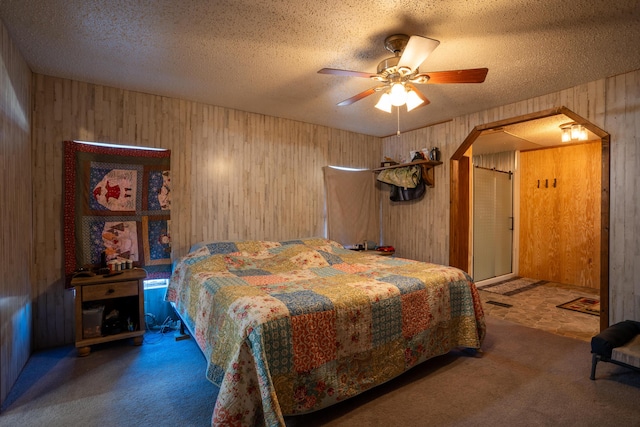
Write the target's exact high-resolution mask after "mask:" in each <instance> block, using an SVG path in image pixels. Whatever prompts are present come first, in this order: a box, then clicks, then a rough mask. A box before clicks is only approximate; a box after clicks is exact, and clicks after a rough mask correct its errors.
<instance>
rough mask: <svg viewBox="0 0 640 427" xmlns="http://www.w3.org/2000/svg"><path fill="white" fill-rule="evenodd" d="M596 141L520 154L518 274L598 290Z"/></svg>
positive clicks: (599, 146) (598, 164)
mask: <svg viewBox="0 0 640 427" xmlns="http://www.w3.org/2000/svg"><path fill="white" fill-rule="evenodd" d="M601 150H602V144H601V143H600V142H593V143H589V144H580V145H571V146H565V147H558V148H550V149H546V150H535V151H527V152H523V153H521V154H520V168H519V169H520V262H519V266H520V269H519V274H520V275H521V276H524V277H533V278H536V279H541V280H549V281H552V282H558V283H566V284H570V285H578V286H584V287H588V288H593V289H599V288H600V189H601V184H600V174H601V172H600V167H601V158H602V156H601Z"/></svg>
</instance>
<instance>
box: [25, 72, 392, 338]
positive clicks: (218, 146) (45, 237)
mask: <svg viewBox="0 0 640 427" xmlns="http://www.w3.org/2000/svg"><path fill="white" fill-rule="evenodd" d="M34 95H35V101H34V117H33V132H34V135H33V156H34V157H33V164H34V175H33V180H34V194H35V196H34V221H35V228H34V243H35V248H34V251H35V263H34V267H33V291H34V299H35V304H34V342H35V346H36V347H37V348H42V347H51V346H55V345H60V344H64V343H69V342H72V341H73V294H72V292H71V291H64V290H63V288H64V285H63V283H62V273H63V250H62V249H63V248H62V222H61V221H62V210H61V209H62V205H61V202H62V196H63V194H62V190H63V188H62V187H63V186H62V178H63V157H62V155H63V144H62V141H64V140H84V141H99V142H107V143H117V144H126V145H136V146H146V147H158V148H167V149H170V150H171V173H172V180H171V181H172V197H173V201H172V208H173V209H172V212H171V239H172V250H173V257H174V258H175V257H179V256H182V255H184V254H186V252H187V250H188V248H189V247H190V246H191V245H192V244H194V243H196V242H199V241H203V240H237V239H269V240H271V239H272V240H281V239H291V238H296V237H306V236H321V235H324V181H323V175H322V166H326V165H340V166H352V167H360V168H371V167H375V166H377V165H378V164H379V163H378V162H379V161H380V157H381V153H382V150H381V140H380V139H379V138H374V137H370V136H365V135H360V134H354V133H351V132H346V131H340V130H336V129H330V128H327V127H322V126H316V125H311V124H307V123H301V122H295V121H291V120H285V119H279V118H275V117H269V116H263V115H259V114H252V113H246V112H241V111H236V110H230V109H226V108H220V107H215V106H211V105H205V104H201V103H197V102H190V101H186V100H181V99H172V98H166V97H161V96H154V95H149V94H143V93H138V92H132V91H126V90H122V89H116V88H111V87H104V86H100V85H93V84H87V83H82V82H78V81H72V80H66V79H60V78H54V77H49V76H44V75H39V74H36V75H35V76H34Z"/></svg>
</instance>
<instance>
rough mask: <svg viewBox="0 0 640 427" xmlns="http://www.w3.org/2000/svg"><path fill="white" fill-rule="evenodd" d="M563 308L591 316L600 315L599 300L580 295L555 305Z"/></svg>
mask: <svg viewBox="0 0 640 427" xmlns="http://www.w3.org/2000/svg"><path fill="white" fill-rule="evenodd" d="M557 307H558V308H564V309H565V310H573V311H579V312H580V313H587V314H591V315H593V316H600V300H598V299H595V298H586V297H580V298H576V299H574V300H572V301H569V302H565V303H564V304H560V305H558V306H557Z"/></svg>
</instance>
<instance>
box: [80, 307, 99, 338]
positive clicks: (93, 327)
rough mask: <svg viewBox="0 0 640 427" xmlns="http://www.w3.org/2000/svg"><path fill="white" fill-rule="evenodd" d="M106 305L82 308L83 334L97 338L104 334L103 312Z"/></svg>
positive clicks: (85, 336) (86, 336)
mask: <svg viewBox="0 0 640 427" xmlns="http://www.w3.org/2000/svg"><path fill="white" fill-rule="evenodd" d="M103 312H104V305H99V306H95V307H90V308H85V309H83V310H82V336H83V337H84V338H96V337H100V336H102V313H103Z"/></svg>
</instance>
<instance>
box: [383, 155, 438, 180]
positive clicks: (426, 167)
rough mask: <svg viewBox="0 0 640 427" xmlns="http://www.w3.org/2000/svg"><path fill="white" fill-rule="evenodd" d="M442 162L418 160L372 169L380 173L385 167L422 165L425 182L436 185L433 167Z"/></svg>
mask: <svg viewBox="0 0 640 427" xmlns="http://www.w3.org/2000/svg"><path fill="white" fill-rule="evenodd" d="M441 164H442V162H437V161H435V160H416V161H414V162H409V163H399V164H397V165H391V166H383V167H380V168H375V169H372V171H373V172H374V173H378V172H380V171H383V170H385V169H395V168H403V167H407V166H414V165H420V167H421V168H422V178H423V179H424V182H425V184H427V186H428V187H435V185H436V182H435V177H434V175H433V168H435V167H436V166H440V165H441Z"/></svg>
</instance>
